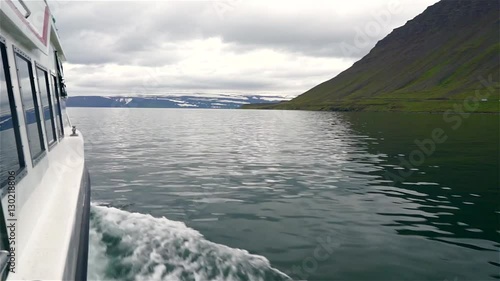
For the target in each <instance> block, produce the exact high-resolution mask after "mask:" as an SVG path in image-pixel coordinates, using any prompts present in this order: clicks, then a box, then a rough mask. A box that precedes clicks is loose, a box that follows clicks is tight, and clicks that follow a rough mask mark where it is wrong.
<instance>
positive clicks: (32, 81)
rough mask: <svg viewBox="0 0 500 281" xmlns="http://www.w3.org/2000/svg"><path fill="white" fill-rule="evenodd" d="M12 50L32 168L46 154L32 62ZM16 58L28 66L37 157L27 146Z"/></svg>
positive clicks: (16, 48) (16, 49)
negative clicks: (37, 137) (37, 142)
mask: <svg viewBox="0 0 500 281" xmlns="http://www.w3.org/2000/svg"><path fill="white" fill-rule="evenodd" d="M12 49H13V51H14V61H15V65H16V71H17V83H18V88H19V94H20V97H21V104H22V106H23V114H24V125H25V129H26V136H27V137H28V148H29V150H30V155H31V163H32V165H33V167H35V166H36V164H38V162H40V160H42V158H43V157H44V156H45V155H46V154H47V147H46V146H45V141H44V139H43V136H44V134H43V128H42V120H41V118H40V104H39V102H38V92H37V89H36V85H35V77H34V74H33V62H32V60H31V58H30V57H29V56H28V55H27V54H26V53H24V52H23V51H22V50H21V49H19V48H18V47H16V46H15V45H13V48H12ZM16 56H18V57H19V58H20V59H21V60H23V61H25V62H26V63H27V64H28V74H29V76H30V77H29V78H30V86H31V98H32V99H33V107H34V109H35V118H36V121H37V129H38V135H39V141H40V147H41V151H40V152H39V153H38V154H37V155H34V154H32V153H33V152H32V151H31V146H29V143H30V142H31V141H32V139H31V137H30V133H29V130H28V124H27V123H26V121H27V115H26V110H25V104H24V98H23V93H22V91H21V80H20V78H19V66H18V63H17V60H16ZM33 141H34V140H33Z"/></svg>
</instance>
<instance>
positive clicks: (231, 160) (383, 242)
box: [70, 109, 500, 280]
mask: <svg viewBox="0 0 500 281" xmlns="http://www.w3.org/2000/svg"><path fill="white" fill-rule="evenodd" d="M90 111H91V114H89V110H88V109H81V110H80V109H71V112H70V113H71V114H72V116H73V117H74V119H75V120H73V121H74V123H75V124H77V125H78V127H79V128H81V130H82V131H83V132H84V133H85V136H86V140H87V144H88V146H87V148H86V149H87V150H86V151H87V154H86V156H87V158H88V161H89V168H90V170H91V174H92V179H93V183H94V189H93V198H94V200H96V201H101V202H107V203H109V204H112V205H113V206H118V207H122V208H123V209H127V210H132V211H136V212H142V213H149V214H152V215H154V216H157V217H161V216H166V217H168V218H169V219H171V220H179V221H184V222H186V223H187V224H188V225H189V226H191V227H193V228H195V229H197V230H199V231H200V232H201V233H203V234H204V235H205V236H206V237H207V239H209V240H211V241H214V242H217V243H221V244H225V245H228V246H230V247H234V248H241V249H246V250H248V251H250V252H252V253H257V254H260V255H264V256H266V257H267V258H268V259H269V260H270V261H271V262H272V264H273V266H275V267H277V268H279V269H280V270H282V271H284V272H287V273H290V274H291V275H293V276H292V277H294V278H296V279H309V280H337V279H338V280H374V279H377V280H390V279H394V280H403V279H404V280H428V279H440V280H445V279H450V280H453V279H454V278H459V279H485V278H487V277H494V276H495V274H496V272H498V254H497V251H498V247H499V240H500V239H499V235H500V233H499V227H498V225H499V224H498V218H499V217H498V216H499V209H498V203H497V202H499V200H498V199H499V198H498V196H499V192H498V162H497V160H498V159H497V157H498V122H497V121H495V120H496V119H495V118H491V117H492V116H482V117H481V116H480V117H471V118H470V119H469V120H468V122H464V124H463V126H462V128H461V129H460V130H457V131H456V132H447V133H448V137H449V139H448V141H447V142H446V143H444V144H442V145H440V146H439V147H437V148H436V151H435V152H434V154H433V155H432V156H431V157H428V158H427V159H426V161H425V163H423V164H422V165H418V166H414V167H411V168H410V169H407V168H405V167H404V165H402V164H401V157H403V158H404V157H408V155H409V154H410V153H411V151H412V150H413V149H415V148H417V146H416V145H415V144H414V140H415V139H419V140H422V139H424V138H426V137H428V136H429V134H430V132H432V129H434V128H435V127H438V126H439V127H442V128H445V125H446V124H442V122H440V119H439V116H438V115H405V114H389V115H387V114H385V115H384V114H367V113H325V112H295V111H294V112H283V111H235V110H233V111H227V110H215V111H214V110H161V109H91V110H90ZM495 126H496V127H495ZM464 148H465V150H464ZM388 172H390V173H393V174H396V175H400V174H402V172H404V173H405V174H408V175H409V176H407V177H405V178H404V180H402V181H396V182H395V181H394V179H393V178H391V177H387V173H388ZM320 238H321V239H326V238H329V239H331V240H332V241H334V242H335V244H334V246H332V247H334V251H332V254H331V256H330V257H329V258H328V260H327V261H324V262H322V263H318V264H317V268H315V270H311V271H310V272H309V271H302V273H301V274H299V273H293V269H294V268H297V266H299V267H301V266H302V262H303V261H304V260H305V259H307V258H308V257H310V256H311V255H312V253H313V252H314V250H315V248H316V247H317V245H318V242H317V241H318V239H320ZM464 257H467V258H464Z"/></svg>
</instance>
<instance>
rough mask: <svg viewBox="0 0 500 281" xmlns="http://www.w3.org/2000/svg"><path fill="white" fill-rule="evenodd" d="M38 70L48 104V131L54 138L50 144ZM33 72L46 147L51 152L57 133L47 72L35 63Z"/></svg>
mask: <svg viewBox="0 0 500 281" xmlns="http://www.w3.org/2000/svg"><path fill="white" fill-rule="evenodd" d="M38 70H41V71H42V72H43V74H44V75H43V76H44V77H43V78H44V79H45V87H46V89H47V100H48V102H49V104H48V105H47V106H48V107H49V111H50V127H51V128H50V129H52V131H50V133H52V137H53V138H54V139H53V140H52V142H49V131H48V130H49V128H47V123H46V120H45V107H46V105H44V101H43V99H42V96H41V83H40V77H38ZM35 72H36V80H37V83H38V94H39V96H40V105H41V107H40V108H41V110H42V111H41V112H42V117H43V124H44V127H45V137H46V138H47V145H48V149H49V150H51V149H52V147H54V145H55V144H56V143H57V139H58V138H57V131H56V124H55V117H54V112H53V111H52V110H53V106H52V95H51V89H50V82H49V75H50V74H49V71H48V69H47V68H46V67H44V66H42V65H40V64H39V63H38V62H36V61H35Z"/></svg>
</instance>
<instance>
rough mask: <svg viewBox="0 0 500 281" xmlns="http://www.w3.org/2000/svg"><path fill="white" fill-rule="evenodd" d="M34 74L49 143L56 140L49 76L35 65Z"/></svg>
mask: <svg viewBox="0 0 500 281" xmlns="http://www.w3.org/2000/svg"><path fill="white" fill-rule="evenodd" d="M36 76H37V78H38V88H39V89H40V100H41V102H42V112H43V119H44V122H45V134H46V136H47V142H48V143H49V145H50V144H52V143H54V142H55V141H56V138H57V137H56V127H55V124H54V114H53V111H52V97H51V95H50V90H49V89H50V86H49V76H48V74H47V71H45V70H43V69H41V68H39V67H37V68H36Z"/></svg>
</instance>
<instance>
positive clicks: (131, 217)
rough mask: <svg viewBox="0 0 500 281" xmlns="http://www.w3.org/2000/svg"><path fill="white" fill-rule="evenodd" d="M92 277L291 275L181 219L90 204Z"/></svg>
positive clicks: (172, 280)
mask: <svg viewBox="0 0 500 281" xmlns="http://www.w3.org/2000/svg"><path fill="white" fill-rule="evenodd" d="M90 224H91V229H90V243H89V272H88V279H89V280H151V281H156V280H165V281H177V280H179V281H181V280H182V281H184V280H186V281H187V280H189V281H198V280H199V281H209V280H217V281H223V280H228V281H229V280H231V281H232V280H235V281H236V280H238V281H239V280H256V281H257V280H265V281H270V280H291V278H289V277H288V276H286V275H285V274H284V273H282V272H280V271H278V270H277V269H274V268H272V267H271V265H270V263H269V261H268V260H267V259H266V258H264V257H262V256H258V255H252V254H249V253H248V252H247V251H245V250H240V249H234V248H230V247H227V246H224V245H220V244H216V243H213V242H210V241H208V240H206V239H205V238H204V237H203V235H201V234H200V233H199V232H198V231H196V230H194V229H191V228H189V227H187V226H186V225H185V224H184V223H182V222H177V221H171V220H168V219H166V218H155V217H152V216H151V215H145V214H139V213H130V212H127V211H123V210H119V209H116V208H113V207H105V206H98V205H95V204H94V205H92V209H91V222H90Z"/></svg>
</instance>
